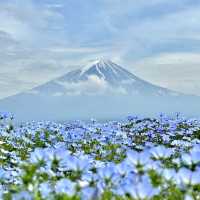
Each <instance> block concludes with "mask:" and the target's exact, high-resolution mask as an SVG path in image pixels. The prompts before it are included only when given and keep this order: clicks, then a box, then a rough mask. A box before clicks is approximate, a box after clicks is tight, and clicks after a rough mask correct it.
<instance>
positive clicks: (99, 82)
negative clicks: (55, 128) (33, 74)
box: [29, 59, 179, 96]
mask: <svg viewBox="0 0 200 200" xmlns="http://www.w3.org/2000/svg"><path fill="white" fill-rule="evenodd" d="M29 92H32V93H33V94H34V93H35V94H41V95H42V94H43V95H53V96H62V95H70V94H73V95H75V94H76V95H77V94H102V93H104V94H105V93H106V94H110V93H111V94H113V93H114V94H119V93H120V94H124V95H125V94H127V95H130V94H137V95H138V94H139V95H150V96H166V95H179V94H178V93H177V92H173V91H170V90H168V89H165V88H162V87H159V86H155V85H153V84H151V83H149V82H147V81H144V80H142V79H140V78H138V77H137V76H135V75H133V74H132V73H130V72H129V71H127V70H126V69H124V68H123V67H121V66H119V65H117V64H115V63H113V62H112V61H110V60H104V59H100V60H95V61H93V62H92V63H89V64H88V65H86V66H85V67H83V68H80V69H77V70H74V71H71V72H69V73H67V74H65V75H64V76H62V77H59V78H57V79H55V80H52V81H49V82H47V83H46V84H44V85H41V86H39V87H36V88H34V89H33V90H32V91H29Z"/></svg>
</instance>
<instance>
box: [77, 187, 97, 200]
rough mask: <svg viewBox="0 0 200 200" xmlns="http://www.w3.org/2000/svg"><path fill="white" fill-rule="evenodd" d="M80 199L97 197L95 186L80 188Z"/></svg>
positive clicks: (91, 199)
mask: <svg viewBox="0 0 200 200" xmlns="http://www.w3.org/2000/svg"><path fill="white" fill-rule="evenodd" d="M80 193H81V195H80V196H81V200H94V199H98V191H97V188H95V187H85V188H83V189H82V190H81V192H80Z"/></svg>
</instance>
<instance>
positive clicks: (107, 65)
mask: <svg viewBox="0 0 200 200" xmlns="http://www.w3.org/2000/svg"><path fill="white" fill-rule="evenodd" d="M199 102H200V98H199V97H195V96H187V95H183V94H180V93H177V92H174V91H171V90H168V89H166V88H162V87H159V86H156V85H153V84H151V83H149V82H147V81H145V80H142V79H140V78H138V77H137V76H135V75H133V74H132V73H130V72H129V71H127V70H126V69H124V68H123V67H121V66H119V65H117V64H115V63H113V62H112V61H109V60H103V59H101V60H96V61H93V62H92V63H89V64H88V65H86V66H84V67H82V68H80V69H77V70H73V71H71V72H69V73H66V74H65V75H63V76H61V77H59V78H56V79H54V80H51V81H49V82H47V83H45V84H43V85H40V86H38V87H35V88H33V89H32V90H29V91H26V92H23V93H20V94H17V95H15V96H11V97H8V98H6V99H3V100H1V101H0V110H1V111H8V112H12V113H14V115H15V116H16V118H17V119H18V121H29V120H57V121H63V120H74V119H84V120H85V119H89V118H91V117H93V118H97V119H104V120H105V119H119V118H123V117H125V116H127V115H131V114H134V115H135V114H139V115H143V116H154V115H156V114H158V113H159V112H165V113H169V114H171V113H174V112H181V113H183V114H184V115H186V116H190V117H191V116H199V117H200V107H199V106H198V104H199Z"/></svg>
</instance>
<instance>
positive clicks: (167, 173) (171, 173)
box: [162, 169, 177, 181]
mask: <svg viewBox="0 0 200 200" xmlns="http://www.w3.org/2000/svg"><path fill="white" fill-rule="evenodd" d="M176 175H177V173H176V171H175V170H174V169H164V170H163V171H162V176H163V177H164V178H165V179H166V180H168V181H169V180H175V179H176Z"/></svg>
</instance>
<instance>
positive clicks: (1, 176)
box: [0, 168, 6, 180]
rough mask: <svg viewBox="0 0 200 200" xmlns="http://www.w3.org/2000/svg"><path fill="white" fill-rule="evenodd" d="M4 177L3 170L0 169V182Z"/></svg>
mask: <svg viewBox="0 0 200 200" xmlns="http://www.w3.org/2000/svg"><path fill="white" fill-rule="evenodd" d="M5 177H6V172H5V170H4V169H2V168H0V180H1V179H4V178H5Z"/></svg>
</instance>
